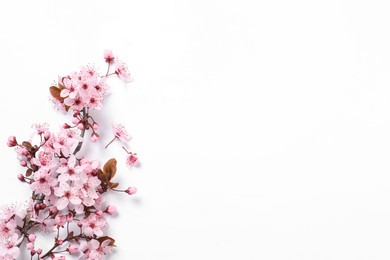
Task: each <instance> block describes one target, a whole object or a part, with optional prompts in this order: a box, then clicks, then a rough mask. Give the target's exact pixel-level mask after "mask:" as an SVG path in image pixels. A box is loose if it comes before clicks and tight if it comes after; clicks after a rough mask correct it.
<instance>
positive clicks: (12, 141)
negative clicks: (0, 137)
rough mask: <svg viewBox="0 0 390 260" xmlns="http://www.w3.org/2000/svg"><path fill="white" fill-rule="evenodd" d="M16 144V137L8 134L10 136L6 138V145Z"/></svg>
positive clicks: (12, 145)
mask: <svg viewBox="0 0 390 260" xmlns="http://www.w3.org/2000/svg"><path fill="white" fill-rule="evenodd" d="M17 144H18V142H17V141H16V137H15V136H10V137H9V138H8V142H7V145H8V146H9V147H14V146H16V145H17Z"/></svg>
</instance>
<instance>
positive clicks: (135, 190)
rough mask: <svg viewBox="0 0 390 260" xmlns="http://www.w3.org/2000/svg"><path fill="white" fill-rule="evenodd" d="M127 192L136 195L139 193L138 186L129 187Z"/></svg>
mask: <svg viewBox="0 0 390 260" xmlns="http://www.w3.org/2000/svg"><path fill="white" fill-rule="evenodd" d="M125 192H126V193H127V194H129V195H134V194H136V193H137V188H136V187H129V188H127V189H126V190H125Z"/></svg>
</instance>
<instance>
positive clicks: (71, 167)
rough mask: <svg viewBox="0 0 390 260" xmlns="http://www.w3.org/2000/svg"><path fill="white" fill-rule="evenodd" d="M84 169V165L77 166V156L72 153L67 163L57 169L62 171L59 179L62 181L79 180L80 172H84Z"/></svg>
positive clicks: (59, 171)
mask: <svg viewBox="0 0 390 260" xmlns="http://www.w3.org/2000/svg"><path fill="white" fill-rule="evenodd" d="M82 170H83V167H81V166H76V157H75V156H74V155H73V154H72V155H70V157H69V159H68V162H67V165H64V166H61V167H59V168H58V169H57V172H58V173H60V175H59V176H58V180H59V181H60V182H66V181H68V180H71V181H75V180H78V179H79V174H80V173H81V172H82Z"/></svg>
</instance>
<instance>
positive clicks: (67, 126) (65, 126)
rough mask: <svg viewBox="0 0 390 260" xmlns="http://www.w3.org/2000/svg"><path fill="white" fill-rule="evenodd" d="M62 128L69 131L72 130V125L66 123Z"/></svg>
mask: <svg viewBox="0 0 390 260" xmlns="http://www.w3.org/2000/svg"><path fill="white" fill-rule="evenodd" d="M62 128H64V129H69V128H70V125H68V124H67V123H65V124H63V125H62Z"/></svg>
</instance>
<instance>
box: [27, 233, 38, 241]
mask: <svg viewBox="0 0 390 260" xmlns="http://www.w3.org/2000/svg"><path fill="white" fill-rule="evenodd" d="M36 238H37V236H36V235H34V234H30V235H28V241H30V242H34V241H35V239H36Z"/></svg>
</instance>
